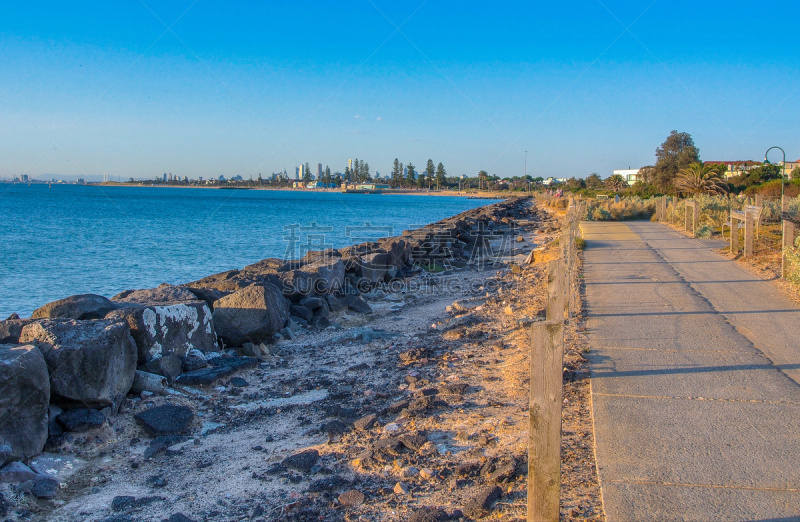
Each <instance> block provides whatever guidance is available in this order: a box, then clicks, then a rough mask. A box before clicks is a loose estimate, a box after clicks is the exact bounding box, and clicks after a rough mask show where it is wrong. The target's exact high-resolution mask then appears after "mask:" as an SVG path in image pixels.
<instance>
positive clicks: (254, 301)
mask: <svg viewBox="0 0 800 522" xmlns="http://www.w3.org/2000/svg"><path fill="white" fill-rule="evenodd" d="M213 317H214V327H215V328H216V330H217V335H219V336H220V337H222V338H223V340H225V342H226V344H228V345H230V346H241V345H242V344H244V343H246V342H252V343H259V342H261V341H264V340H266V341H267V342H269V341H270V340H271V339H272V336H273V335H274V334H276V333H278V332H279V331H280V330H281V328H283V326H284V325H285V324H286V320H287V319H288V318H289V303H288V301H287V300H286V298H285V297H284V296H283V294H282V293H281V291H280V290H279V289H278V288H277V287H276V286H275V285H272V284H269V283H265V284H264V285H253V286H249V287H247V288H244V289H242V290H239V291H237V292H234V293H232V294H230V295H228V296H225V297H223V298H222V299H220V300H219V301H216V302H215V303H214V314H213Z"/></svg>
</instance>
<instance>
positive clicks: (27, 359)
mask: <svg viewBox="0 0 800 522" xmlns="http://www.w3.org/2000/svg"><path fill="white" fill-rule="evenodd" d="M49 402H50V378H49V376H48V373H47V364H46V363H45V360H44V357H43V356H42V353H41V352H40V351H39V349H38V348H37V347H36V346H33V345H31V344H27V345H23V346H11V345H0V445H7V446H9V447H10V448H11V451H10V458H11V459H19V460H25V459H29V458H31V457H33V456H35V455H38V454H39V453H41V451H42V449H44V443H45V441H46V440H47V411H48V405H49Z"/></svg>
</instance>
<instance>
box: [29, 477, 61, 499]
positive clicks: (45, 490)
mask: <svg viewBox="0 0 800 522" xmlns="http://www.w3.org/2000/svg"><path fill="white" fill-rule="evenodd" d="M56 491H58V482H56V481H55V480H53V479H49V478H40V479H37V480H36V481H35V482H34V483H33V488H31V493H32V494H33V496H34V497H36V498H53V497H55V496H56Z"/></svg>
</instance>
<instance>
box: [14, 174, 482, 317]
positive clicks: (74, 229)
mask: <svg viewBox="0 0 800 522" xmlns="http://www.w3.org/2000/svg"><path fill="white" fill-rule="evenodd" d="M492 202H493V201H487V200H473V199H467V198H463V197H455V196H415V195H401V194H397V195H394V194H386V195H383V194H380V195H379V194H342V193H339V192H311V191H279V190H238V189H235V190H220V189H191V188H167V187H136V186H131V187H127V186H122V187H106V186H83V185H57V184H53V185H52V187H48V185H44V184H34V185H30V186H29V185H25V184H14V185H12V184H0V320H2V319H5V318H6V317H7V316H9V315H10V314H11V313H14V312H16V313H18V314H19V315H20V317H28V316H30V314H31V312H32V311H33V310H34V309H36V308H38V307H39V306H41V305H43V304H45V303H47V302H50V301H53V300H56V299H60V298H62V297H67V296H70V295H74V294H82V293H93V294H100V295H104V296H106V297H111V296H112V295H115V294H117V293H119V292H121V291H123V290H129V289H139V288H150V287H154V286H157V285H159V284H161V283H170V284H182V283H188V282H190V281H194V280H196V279H200V278H202V277H205V276H207V275H211V274H213V273H217V272H222V271H225V270H230V269H234V268H242V267H243V266H245V265H248V264H251V263H254V262H256V261H259V260H261V259H264V258H267V257H279V258H298V257H302V256H303V255H305V252H306V251H307V250H321V249H324V248H341V247H344V246H347V245H352V244H356V243H361V242H364V241H370V240H373V239H376V238H380V237H387V236H397V235H400V234H402V232H403V230H408V229H412V228H418V227H420V226H423V225H426V224H429V223H433V222H435V221H438V220H440V219H444V218H446V217H449V216H453V215H455V214H458V213H460V212H463V211H465V210H468V209H471V208H475V207H479V206H483V205H488V204H490V203H492Z"/></svg>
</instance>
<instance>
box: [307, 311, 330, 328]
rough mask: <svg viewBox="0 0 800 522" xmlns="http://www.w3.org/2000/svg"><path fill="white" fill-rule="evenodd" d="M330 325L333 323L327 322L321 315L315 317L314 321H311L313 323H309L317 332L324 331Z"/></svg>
mask: <svg viewBox="0 0 800 522" xmlns="http://www.w3.org/2000/svg"><path fill="white" fill-rule="evenodd" d="M332 324H333V323H331V322H330V321H329V320H328V318H327V317H324V316H321V315H320V316H317V317H315V318H314V320H313V321H311V326H313V327H314V328H316V329H318V330H324V329H325V328H328V327H329V326H331V325H332Z"/></svg>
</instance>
